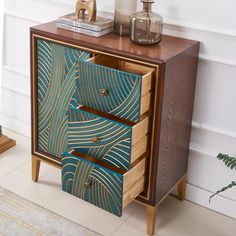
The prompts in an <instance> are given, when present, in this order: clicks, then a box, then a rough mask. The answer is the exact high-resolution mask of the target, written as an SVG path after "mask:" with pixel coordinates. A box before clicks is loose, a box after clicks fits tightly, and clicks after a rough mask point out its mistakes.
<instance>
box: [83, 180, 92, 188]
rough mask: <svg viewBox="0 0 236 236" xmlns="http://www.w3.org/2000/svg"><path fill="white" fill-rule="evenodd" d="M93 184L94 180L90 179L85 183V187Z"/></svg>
mask: <svg viewBox="0 0 236 236" xmlns="http://www.w3.org/2000/svg"><path fill="white" fill-rule="evenodd" d="M92 184H93V180H92V179H89V180H88V182H86V183H84V188H89V187H90V186H91V185H92Z"/></svg>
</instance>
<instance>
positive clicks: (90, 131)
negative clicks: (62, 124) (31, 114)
mask: <svg viewBox="0 0 236 236" xmlns="http://www.w3.org/2000/svg"><path fill="white" fill-rule="evenodd" d="M148 122H149V117H148V116H145V117H143V118H142V119H141V121H140V122H138V123H136V122H131V121H127V120H124V119H120V118H117V117H115V116H113V115H110V114H107V113H104V112H101V111H97V110H94V109H92V108H89V107H86V106H80V107H78V108H75V107H74V108H73V107H70V108H69V112H68V145H69V147H70V149H75V150H79V151H80V152H82V153H86V154H88V155H90V156H93V157H95V158H97V159H100V160H103V161H104V162H107V163H108V164H111V165H114V166H116V167H119V168H121V169H124V170H129V169H130V167H131V165H132V163H133V162H135V161H136V160H137V159H138V158H139V157H140V156H141V155H143V154H144V153H145V152H146V149H147V139H148V137H147V133H148Z"/></svg>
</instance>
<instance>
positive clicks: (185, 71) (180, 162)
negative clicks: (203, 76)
mask: <svg viewBox="0 0 236 236" xmlns="http://www.w3.org/2000/svg"><path fill="white" fill-rule="evenodd" d="M198 51H199V45H198V44H196V45H195V46H193V47H191V48H190V49H188V50H186V51H184V52H183V53H181V54H179V55H177V56H175V57H173V58H172V59H170V60H168V61H167V62H166V68H165V78H164V87H163V89H164V90H163V106H162V118H161V132H160V140H159V141H160V143H159V150H158V152H159V154H158V163H157V179H156V196H155V202H154V203H155V204H157V203H158V202H159V201H160V200H161V199H162V198H163V197H164V196H165V195H166V194H168V193H169V192H170V190H171V189H172V187H173V186H174V185H175V184H176V183H177V182H178V181H179V180H180V179H181V177H183V175H184V174H186V172H187V164H188V154H189V143H190V133H191V122H192V113H193V102H194V91H195V81H196V73H197V63H198Z"/></svg>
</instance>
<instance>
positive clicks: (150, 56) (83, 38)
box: [31, 21, 199, 64]
mask: <svg viewBox="0 0 236 236" xmlns="http://www.w3.org/2000/svg"><path fill="white" fill-rule="evenodd" d="M31 31H32V33H34V34H39V35H42V36H44V37H48V38H52V39H54V40H59V41H63V42H67V43H71V44H75V45H78V46H81V47H85V48H88V49H93V50H97V51H102V52H106V53H110V54H116V55H119V56H122V57H129V58H132V59H135V60H139V61H146V62H149V63H153V64H158V63H162V62H165V61H167V60H168V59H170V58H172V57H174V56H176V55H178V54H179V53H181V52H183V51H185V50H186V49H188V48H190V47H192V46H194V45H196V44H199V42H197V41H193V40H189V39H183V38H177V37H173V36H167V35H163V39H162V41H161V43H160V44H158V45H152V46H143V45H138V44H135V43H132V42H131V41H130V40H129V37H119V36H118V35H116V34H114V33H110V34H107V35H104V36H102V37H99V38H96V37H91V36H88V35H83V34H78V33H74V32H71V31H67V30H63V29H59V28H57V27H56V22H55V21H53V22H49V23H46V24H41V25H38V26H35V27H32V28H31Z"/></svg>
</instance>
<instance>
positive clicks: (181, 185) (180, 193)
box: [178, 175, 186, 201]
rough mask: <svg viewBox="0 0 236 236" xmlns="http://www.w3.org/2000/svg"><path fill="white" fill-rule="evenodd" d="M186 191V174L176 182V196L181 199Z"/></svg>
mask: <svg viewBox="0 0 236 236" xmlns="http://www.w3.org/2000/svg"><path fill="white" fill-rule="evenodd" d="M185 192H186V175H185V176H184V177H183V178H182V180H181V182H180V183H179V184H178V198H179V200H181V201H183V200H184V199H185Z"/></svg>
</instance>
